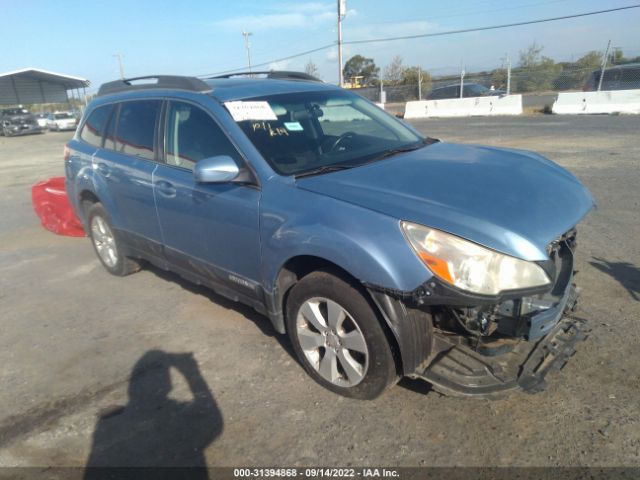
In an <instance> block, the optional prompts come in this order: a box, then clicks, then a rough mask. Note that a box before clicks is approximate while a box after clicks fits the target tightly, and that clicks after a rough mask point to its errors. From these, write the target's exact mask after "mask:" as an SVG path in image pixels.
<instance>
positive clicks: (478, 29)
mask: <svg viewBox="0 0 640 480" xmlns="http://www.w3.org/2000/svg"><path fill="white" fill-rule="evenodd" d="M638 7H640V4H634V5H628V6H625V7H618V8H609V9H606V10H597V11H592V12H585V13H576V14H573V15H563V16H561V17H551V18H541V19H537V20H528V21H525V22H516V23H505V24H501V25H491V26H486V27H474V28H464V29H460V30H447V31H445V32H434V33H422V34H418V35H406V36H402V37H387V38H373V39H368V40H349V41H345V42H343V44H345V45H358V44H365V43H376V42H390V41H394V40H410V39H414V38H427V37H441V36H445V35H455V34H459V33H471V32H481V31H485V30H497V29H500V28H510V27H520V26H523V25H533V24H537V23H546V22H555V21H558V20H568V19H571V18H579V17H588V16H591V15H600V14H603V13H610V12H618V11H621V10H629V9H632V8H638ZM335 45H336V44H335V43H330V44H327V45H323V46H321V47H318V48H314V49H312V50H307V51H305V52H300V53H295V54H293V55H289V56H287V57H282V58H277V59H275V60H269V61H268V62H263V63H259V64H257V65H253V66H254V67H264V66H267V65H269V64H271V63H276V62H283V61H286V60H292V59H294V58H298V57H303V56H305V55H309V54H310V53H315V52H320V51H322V50H326V49H328V48H332V47H334V46H335ZM243 69H244V67H238V68H233V69H229V70H224V71H220V72H215V73H209V74H205V75H198V76H199V77H212V76H215V75H224V74H226V73H233V72H237V71H240V70H243Z"/></svg>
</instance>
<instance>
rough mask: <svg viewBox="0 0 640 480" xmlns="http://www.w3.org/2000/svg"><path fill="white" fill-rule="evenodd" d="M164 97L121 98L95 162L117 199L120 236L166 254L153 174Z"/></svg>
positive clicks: (132, 244) (146, 250) (149, 251)
mask: <svg viewBox="0 0 640 480" xmlns="http://www.w3.org/2000/svg"><path fill="white" fill-rule="evenodd" d="M161 105H162V102H161V101H160V100H132V101H125V102H120V103H119V104H117V107H116V108H117V110H116V112H115V113H114V115H112V117H111V121H110V123H109V126H108V127H107V132H106V135H105V140H104V148H103V149H102V150H101V151H100V152H99V153H97V154H96V155H95V156H94V168H95V169H96V170H97V174H98V175H99V176H100V177H101V179H102V181H103V182H104V185H106V188H107V190H108V192H109V195H110V197H111V199H112V201H113V203H114V205H115V207H116V208H115V209H116V212H113V213H114V214H116V215H118V220H119V221H118V222H116V223H117V224H118V225H120V227H119V229H120V230H121V231H120V232H119V235H120V238H121V239H123V240H124V241H125V242H126V243H127V244H128V245H129V246H130V247H132V248H134V249H136V250H139V251H141V252H143V253H147V254H152V255H154V256H156V257H162V246H161V241H162V237H161V234H160V225H159V223H158V218H157V215H156V207H155V201H154V195H153V183H152V174H153V171H154V170H155V168H156V166H157V165H158V163H157V161H156V158H157V152H156V149H155V148H154V146H155V142H156V138H155V134H156V131H157V125H158V121H159V118H160V107H161Z"/></svg>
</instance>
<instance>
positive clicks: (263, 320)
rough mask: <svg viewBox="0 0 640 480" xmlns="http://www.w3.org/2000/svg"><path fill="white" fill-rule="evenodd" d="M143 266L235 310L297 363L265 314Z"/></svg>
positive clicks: (285, 338)
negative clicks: (274, 340)
mask: <svg viewBox="0 0 640 480" xmlns="http://www.w3.org/2000/svg"><path fill="white" fill-rule="evenodd" d="M144 268H145V270H147V271H149V272H151V273H153V274H154V275H156V276H158V277H160V278H162V279H163V280H166V281H168V282H174V283H177V284H178V285H180V287H181V288H183V289H184V290H187V291H189V292H191V293H195V294H197V295H202V296H203V297H205V298H208V299H209V300H210V301H211V302H212V303H215V304H217V305H220V306H221V307H223V308H228V309H231V310H235V311H236V312H238V313H239V314H241V315H242V316H244V317H245V318H246V319H247V320H250V321H251V322H253V323H254V324H255V325H256V327H258V329H259V330H260V331H261V332H262V333H263V334H264V335H266V336H267V337H273V338H275V339H276V340H277V341H278V343H279V344H280V346H281V347H282V348H283V350H284V351H285V352H287V353H288V354H289V356H290V357H291V358H292V359H293V360H294V361H295V362H296V363H299V362H298V358H297V357H296V354H295V352H294V351H293V347H292V346H291V343H290V342H289V338H288V337H287V336H286V335H281V334H279V333H278V332H276V330H275V329H274V328H273V325H272V324H271V321H270V320H269V319H268V318H267V317H266V316H264V315H262V314H260V313H258V312H256V311H255V310H254V309H253V308H251V307H249V306H247V305H245V304H244V303H240V302H234V301H232V300H229V299H228V298H226V297H223V296H222V295H219V294H217V293H216V292H214V291H213V290H211V289H210V288H207V287H205V286H202V285H196V284H195V283H193V282H190V281H189V280H186V279H184V278H182V277H181V276H180V275H178V274H176V273H173V272H168V271H165V270H162V269H160V268H157V267H156V266H154V265H151V264H145V266H144Z"/></svg>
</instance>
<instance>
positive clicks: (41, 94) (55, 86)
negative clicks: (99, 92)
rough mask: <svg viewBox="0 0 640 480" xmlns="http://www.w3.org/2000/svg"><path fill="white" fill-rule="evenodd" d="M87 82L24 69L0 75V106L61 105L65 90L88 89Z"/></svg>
mask: <svg viewBox="0 0 640 480" xmlns="http://www.w3.org/2000/svg"><path fill="white" fill-rule="evenodd" d="M89 84H90V82H89V80H85V79H84V78H79V77H72V76H70V75H61V74H59V73H55V72H49V71H46V70H39V69H36V68H24V69H22V70H16V71H13V72H7V73H2V74H0V105H17V104H22V103H61V102H66V101H67V90H71V89H75V88H84V87H88V86H89Z"/></svg>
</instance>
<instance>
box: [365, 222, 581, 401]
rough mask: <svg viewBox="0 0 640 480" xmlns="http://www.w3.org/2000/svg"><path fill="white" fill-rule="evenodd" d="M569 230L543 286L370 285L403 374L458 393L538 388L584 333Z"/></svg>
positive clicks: (554, 251)
mask: <svg viewBox="0 0 640 480" xmlns="http://www.w3.org/2000/svg"><path fill="white" fill-rule="evenodd" d="M574 247H575V231H572V232H569V234H567V235H565V236H563V237H562V238H561V239H559V241H558V242H556V243H555V244H554V245H553V246H552V249H551V250H550V260H549V262H547V264H546V265H545V266H544V268H545V269H546V270H547V271H548V272H549V273H551V275H550V276H551V278H554V283H553V285H552V286H551V287H550V288H549V287H547V289H546V290H547V291H528V292H509V293H507V294H505V295H502V296H501V297H497V298H487V297H480V296H471V295H469V294H466V293H464V292H460V291H456V290H455V289H453V288H452V287H450V286H448V285H446V284H444V283H443V282H439V281H437V280H435V279H432V280H429V281H428V282H427V283H426V284H424V285H422V286H421V287H419V288H418V289H416V290H415V291H414V292H410V293H403V292H393V291H388V290H386V291H384V290H381V289H376V288H372V287H370V286H369V291H370V293H371V295H372V297H373V299H374V301H375V303H376V304H377V305H378V307H379V308H380V311H381V312H382V314H383V316H384V317H385V320H386V321H387V323H388V325H389V327H390V328H391V330H392V331H393V333H394V335H395V337H396V340H397V342H398V346H399V349H400V356H401V359H402V364H403V370H404V374H405V375H406V376H409V377H412V378H421V379H424V380H426V381H428V382H429V383H431V384H432V385H433V387H434V389H436V390H437V391H439V392H441V393H444V394H448V395H456V396H481V397H482V396H485V397H486V396H488V397H492V396H496V395H499V394H500V393H503V392H507V391H510V390H517V389H521V390H524V391H527V392H531V393H533V392H537V391H539V390H541V389H543V388H544V386H545V376H546V375H547V374H548V373H549V372H550V371H553V370H559V369H561V368H562V367H563V366H564V365H565V364H566V362H567V360H568V358H569V357H571V355H573V353H575V349H576V346H577V344H578V343H579V342H580V341H582V340H584V339H585V338H586V336H587V333H588V327H587V324H586V321H585V320H583V319H579V318H577V317H575V316H574V315H573V312H574V311H575V308H576V304H577V297H578V295H577V290H576V287H575V285H574V283H573V277H574V273H575V272H574V270H573V249H574Z"/></svg>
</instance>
